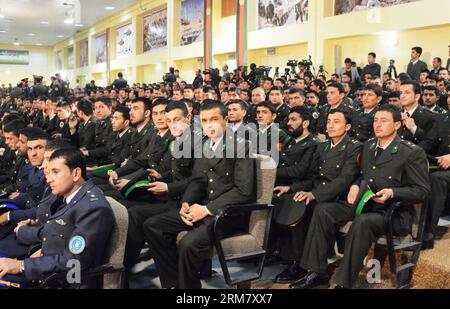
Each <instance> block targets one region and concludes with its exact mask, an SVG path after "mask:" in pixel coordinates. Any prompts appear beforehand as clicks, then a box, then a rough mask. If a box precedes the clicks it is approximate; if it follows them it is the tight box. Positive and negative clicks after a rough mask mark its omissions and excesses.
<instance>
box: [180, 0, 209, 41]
mask: <svg viewBox="0 0 450 309" xmlns="http://www.w3.org/2000/svg"><path fill="white" fill-rule="evenodd" d="M204 7H205V2H204V0H183V1H182V2H181V26H180V30H181V31H180V45H181V46H184V45H189V44H192V43H197V42H202V41H203V20H204V12H203V11H204Z"/></svg>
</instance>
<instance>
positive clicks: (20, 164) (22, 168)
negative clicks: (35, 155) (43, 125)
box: [2, 123, 34, 198]
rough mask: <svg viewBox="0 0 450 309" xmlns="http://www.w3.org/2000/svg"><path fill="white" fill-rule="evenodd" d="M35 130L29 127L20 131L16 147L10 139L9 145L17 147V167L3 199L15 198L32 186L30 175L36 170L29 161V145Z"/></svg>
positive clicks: (3, 193)
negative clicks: (29, 138)
mask: <svg viewBox="0 0 450 309" xmlns="http://www.w3.org/2000/svg"><path fill="white" fill-rule="evenodd" d="M22 125H23V123H22ZM20 126H21V125H20ZM6 130H9V129H8V125H7V126H6ZM33 130H34V129H33V128H28V127H25V128H23V129H21V130H19V139H18V140H17V143H16V144H15V146H14V145H13V143H12V142H11V141H12V140H13V139H9V145H10V146H11V147H15V149H14V154H15V156H16V157H17V160H16V161H15V166H14V167H13V168H14V169H15V170H14V173H13V176H12V179H11V183H10V184H9V185H8V186H7V187H5V188H4V189H3V192H2V195H3V196H2V198H15V197H17V196H18V195H19V194H18V192H26V190H27V188H28V186H29V185H30V182H29V180H30V179H29V175H30V173H31V172H32V171H33V170H34V168H33V166H32V165H31V164H30V162H29V161H28V154H27V151H28V147H27V143H28V136H29V135H30V134H29V133H30V131H33ZM8 134H9V133H8ZM4 159H7V158H4ZM11 164H12V163H11Z"/></svg>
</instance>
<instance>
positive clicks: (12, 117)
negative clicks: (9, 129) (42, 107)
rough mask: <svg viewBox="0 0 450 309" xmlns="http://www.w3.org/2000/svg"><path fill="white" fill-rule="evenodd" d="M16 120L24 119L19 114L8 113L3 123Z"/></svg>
mask: <svg viewBox="0 0 450 309" xmlns="http://www.w3.org/2000/svg"><path fill="white" fill-rule="evenodd" d="M14 120H22V117H21V116H20V115H19V114H16V113H11V114H9V115H6V116H5V117H3V121H2V123H3V125H6V124H7V123H8V122H11V121H14Z"/></svg>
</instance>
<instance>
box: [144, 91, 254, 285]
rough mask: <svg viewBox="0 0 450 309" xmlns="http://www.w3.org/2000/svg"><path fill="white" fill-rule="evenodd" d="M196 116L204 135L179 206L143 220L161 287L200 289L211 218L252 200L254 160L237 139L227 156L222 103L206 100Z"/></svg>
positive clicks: (225, 123)
mask: <svg viewBox="0 0 450 309" xmlns="http://www.w3.org/2000/svg"><path fill="white" fill-rule="evenodd" d="M200 118H201V122H202V128H203V131H204V133H205V135H206V136H207V139H206V141H205V143H204V147H203V157H202V158H200V159H196V160H195V165H194V171H193V175H192V180H191V182H190V183H189V185H188V187H187V189H186V190H185V193H184V195H183V198H182V199H181V210H178V209H174V210H171V211H169V212H166V213H164V214H160V215H157V216H154V217H152V218H151V219H149V221H148V223H147V224H146V229H145V238H146V240H147V242H148V243H149V248H150V252H151V253H152V254H153V257H154V260H155V265H156V268H157V271H158V274H159V276H160V280H161V285H162V287H163V288H171V287H176V288H181V289H198V288H201V282H200V276H199V273H200V269H201V267H202V263H203V262H204V261H205V260H207V259H209V258H210V257H209V255H208V254H209V252H210V250H211V247H212V246H213V239H212V238H211V235H210V231H211V229H212V228H213V225H214V216H216V215H217V214H218V213H219V212H220V211H221V210H222V209H224V207H226V206H227V205H237V204H243V203H248V202H252V201H254V200H255V185H254V182H255V178H254V176H253V175H255V162H254V159H250V158H249V154H248V153H247V151H246V149H247V147H248V143H246V141H245V140H242V139H239V140H237V141H236V142H235V146H236V147H234V149H235V150H237V151H235V152H234V153H232V154H228V155H231V157H228V156H227V144H225V143H224V141H228V138H227V137H226V135H225V134H224V132H225V131H226V125H227V120H226V118H227V110H226V107H225V106H223V105H222V104H221V103H220V102H217V101H208V100H207V101H205V102H203V104H202V105H201V110H200ZM227 134H233V133H232V132H229V131H228V133H227ZM228 152H231V151H228ZM236 152H237V153H236ZM244 152H245V153H244ZM226 226H227V227H229V228H230V232H233V230H234V229H236V228H237V226H235V225H233V224H231V222H230V223H228V224H227V225H226ZM182 231H187V232H188V233H187V235H186V236H185V237H184V238H183V239H182V240H181V241H180V242H179V244H178V247H177V243H176V240H177V235H178V233H180V232H182Z"/></svg>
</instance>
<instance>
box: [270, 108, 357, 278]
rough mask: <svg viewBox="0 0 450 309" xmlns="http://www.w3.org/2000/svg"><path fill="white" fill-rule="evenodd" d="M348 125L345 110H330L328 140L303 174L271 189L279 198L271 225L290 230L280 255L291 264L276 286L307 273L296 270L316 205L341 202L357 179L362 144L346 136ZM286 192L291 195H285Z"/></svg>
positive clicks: (349, 128)
mask: <svg viewBox="0 0 450 309" xmlns="http://www.w3.org/2000/svg"><path fill="white" fill-rule="evenodd" d="M351 123H352V121H351V119H350V118H349V115H348V114H346V112H345V111H343V110H341V109H339V108H338V109H333V110H331V111H330V112H329V113H328V122H327V132H328V135H329V136H330V141H327V142H325V143H322V144H320V145H319V146H317V150H315V152H314V156H313V157H312V158H310V159H309V161H308V162H309V165H308V167H309V169H308V170H306V171H305V174H304V175H298V176H296V177H295V178H294V179H293V181H294V183H293V184H292V185H290V186H288V187H286V188H283V187H281V188H275V193H276V194H277V196H278V197H280V196H281V198H280V200H279V201H278V203H277V205H276V212H275V218H276V219H275V222H277V223H278V224H280V225H284V226H288V227H289V231H290V233H289V235H288V236H287V240H286V241H285V247H286V248H283V249H284V250H283V249H282V250H281V253H282V257H283V258H284V259H285V260H289V261H292V262H291V263H290V264H289V265H288V267H287V268H286V269H285V270H284V271H283V272H282V273H280V274H279V275H278V276H277V277H276V278H275V281H276V282H277V283H292V282H295V281H297V280H299V279H301V278H302V277H304V276H305V274H306V273H307V271H306V270H304V269H303V268H301V267H300V261H301V257H302V254H304V246H305V239H306V232H307V231H308V226H309V223H310V221H311V217H312V214H313V212H314V211H315V208H316V207H317V204H318V203H327V202H335V201H339V200H345V199H346V195H347V192H348V188H349V187H350V185H351V184H352V183H353V182H354V181H355V180H356V179H357V178H358V177H359V173H360V169H359V162H358V159H359V157H360V154H361V150H362V144H361V143H359V142H358V141H356V140H354V139H352V138H350V137H349V132H350V130H351ZM289 192H294V193H293V194H285V193H289ZM295 192H297V193H295ZM294 208H296V209H294ZM293 211H295V213H293Z"/></svg>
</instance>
